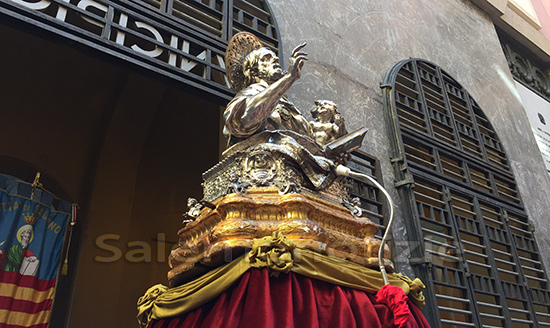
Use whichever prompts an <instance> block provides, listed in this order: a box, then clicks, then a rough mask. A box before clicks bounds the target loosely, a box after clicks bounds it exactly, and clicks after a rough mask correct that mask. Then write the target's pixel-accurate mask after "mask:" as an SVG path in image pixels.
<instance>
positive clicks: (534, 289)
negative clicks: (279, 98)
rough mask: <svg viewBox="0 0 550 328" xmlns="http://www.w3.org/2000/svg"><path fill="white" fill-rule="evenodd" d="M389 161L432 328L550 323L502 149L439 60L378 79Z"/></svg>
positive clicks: (543, 278) (417, 62) (539, 269)
mask: <svg viewBox="0 0 550 328" xmlns="http://www.w3.org/2000/svg"><path fill="white" fill-rule="evenodd" d="M382 87H383V88H384V89H385V92H384V97H385V103H386V111H385V113H386V118H387V121H388V125H389V128H390V131H391V134H392V135H391V140H392V152H393V154H392V156H393V158H392V162H393V163H394V164H395V166H394V171H395V174H396V179H397V180H399V181H398V182H397V183H396V187H397V188H398V193H399V195H400V197H402V198H403V200H404V202H403V203H404V204H405V205H404V207H405V208H403V212H404V213H405V215H406V220H407V224H408V231H409V239H410V240H420V241H423V242H422V243H421V247H419V248H418V249H417V250H415V252H416V254H413V258H417V259H420V260H418V261H416V262H412V263H411V264H412V265H414V267H415V270H416V272H415V273H416V274H417V275H418V276H419V277H420V278H421V279H422V280H423V281H424V282H425V283H426V285H427V290H426V291H425V294H426V297H427V301H426V304H427V305H426V309H425V313H426V315H427V317H428V320H429V321H430V324H431V325H432V327H550V315H549V313H550V292H549V290H548V288H549V286H548V278H547V275H546V273H545V271H544V267H543V264H542V263H541V260H540V256H539V250H538V248H537V244H536V241H535V239H534V235H533V229H532V226H531V224H530V223H529V220H528V217H527V215H526V213H525V210H524V208H523V206H522V201H521V197H520V195H519V192H518V189H517V186H516V183H515V179H514V175H513V174H512V171H511V169H510V166H509V162H508V159H507V158H506V153H505V152H504V149H503V147H502V145H501V143H500V141H499V139H498V137H497V135H496V133H495V131H494V129H493V128H492V126H491V124H490V122H489V121H488V119H487V118H486V116H485V115H484V114H483V111H482V110H481V108H480V107H479V105H478V104H477V103H476V102H475V100H474V99H473V98H472V97H471V96H470V95H469V94H468V92H467V91H466V90H465V89H464V88H463V87H462V86H461V85H460V84H459V83H458V82H456V81H455V80H454V79H453V78H452V77H451V76H449V75H448V74H447V73H445V72H444V71H443V70H441V68H439V67H437V66H436V65H434V64H432V63H430V62H427V61H424V60H421V59H410V60H405V61H402V62H399V63H397V64H396V65H395V66H394V67H393V68H392V69H391V70H390V71H389V72H388V74H387V75H386V78H385V81H384V85H383V86H382Z"/></svg>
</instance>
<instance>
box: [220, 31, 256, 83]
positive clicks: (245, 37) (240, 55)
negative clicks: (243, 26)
mask: <svg viewBox="0 0 550 328" xmlns="http://www.w3.org/2000/svg"><path fill="white" fill-rule="evenodd" d="M262 47H263V45H262V42H261V41H260V39H258V37H256V36H255V35H254V34H252V33H248V32H240V33H237V34H235V35H234V36H233V37H232V38H231V40H230V41H229V44H228V45H227V50H226V51H225V69H226V74H227V78H228V79H229V83H230V84H231V88H232V89H233V91H235V92H239V91H241V90H242V89H243V88H244V87H245V85H244V81H245V77H244V74H243V62H244V60H245V58H246V56H248V54H249V53H251V52H252V51H254V50H256V49H260V48H262Z"/></svg>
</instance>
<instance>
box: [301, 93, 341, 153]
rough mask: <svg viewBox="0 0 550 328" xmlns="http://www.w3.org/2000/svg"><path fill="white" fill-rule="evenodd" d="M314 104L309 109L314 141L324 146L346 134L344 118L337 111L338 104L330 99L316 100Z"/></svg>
mask: <svg viewBox="0 0 550 328" xmlns="http://www.w3.org/2000/svg"><path fill="white" fill-rule="evenodd" d="M315 105H316V107H315V108H314V109H313V110H312V111H311V115H312V116H313V121H311V122H309V123H310V125H311V127H312V129H313V135H314V137H315V142H317V143H318V144H319V145H320V146H324V145H326V144H328V143H329V142H331V141H333V140H335V139H337V138H339V137H341V136H343V135H344V134H347V131H346V125H345V122H344V118H343V117H342V115H340V112H338V105H336V104H335V103H334V102H332V101H330V100H317V101H315Z"/></svg>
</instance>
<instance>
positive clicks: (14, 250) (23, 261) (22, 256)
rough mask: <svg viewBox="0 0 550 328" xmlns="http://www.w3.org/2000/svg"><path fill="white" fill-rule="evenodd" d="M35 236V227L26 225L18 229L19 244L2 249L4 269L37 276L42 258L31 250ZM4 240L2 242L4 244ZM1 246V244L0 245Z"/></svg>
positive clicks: (0, 255) (0, 253) (0, 252)
mask: <svg viewBox="0 0 550 328" xmlns="http://www.w3.org/2000/svg"><path fill="white" fill-rule="evenodd" d="M33 237H34V232H33V227H32V225H30V224H27V225H24V226H22V227H21V228H19V230H18V231H17V241H18V242H19V244H16V245H13V246H11V247H9V248H8V249H7V250H0V258H1V259H2V260H0V263H1V262H3V266H2V268H3V271H15V272H19V273H20V274H22V275H26V276H36V274H37V273H38V266H39V264H40V260H38V258H37V257H36V256H34V254H33V252H32V251H31V250H29V248H28V247H29V244H30V243H31V242H32V239H33ZM4 243H5V241H4V242H2V244H4ZM0 246H1V245H0Z"/></svg>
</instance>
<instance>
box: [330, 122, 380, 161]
mask: <svg viewBox="0 0 550 328" xmlns="http://www.w3.org/2000/svg"><path fill="white" fill-rule="evenodd" d="M368 130H369V129H367V128H360V129H357V130H355V131H353V132H350V133H348V134H346V135H344V136H341V137H340V138H338V139H336V140H333V141H331V142H329V143H328V144H326V145H325V146H324V147H323V149H324V151H325V154H326V156H327V157H329V158H333V157H337V156H340V155H341V154H344V153H351V152H352V151H354V150H355V149H357V148H359V147H361V144H362V143H363V139H364V138H365V134H367V131H368Z"/></svg>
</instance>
